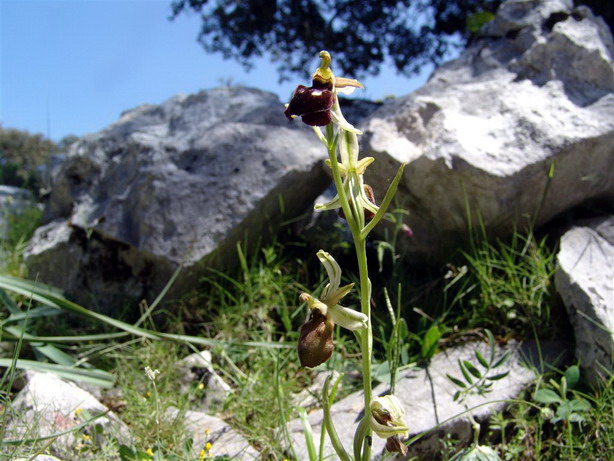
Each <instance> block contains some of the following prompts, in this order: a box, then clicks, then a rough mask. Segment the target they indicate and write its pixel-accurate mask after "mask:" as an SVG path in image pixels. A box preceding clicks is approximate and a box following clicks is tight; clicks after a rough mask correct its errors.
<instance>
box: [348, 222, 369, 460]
mask: <svg viewBox="0 0 614 461" xmlns="http://www.w3.org/2000/svg"><path fill="white" fill-rule="evenodd" d="M352 234H353V237H354V246H355V248H356V257H357V259H358V271H359V274H360V308H361V311H362V313H363V314H365V315H366V316H367V317H368V318H369V323H368V326H367V329H366V330H364V331H361V335H360V338H361V341H360V352H361V354H362V381H363V387H364V402H365V415H367V414H368V413H369V411H370V407H371V353H372V349H373V331H372V328H371V281H370V280H369V270H368V267H367V245H366V243H367V242H366V240H365V239H362V238H360V232H357V233H352ZM365 436H366V437H371V428H368V429H367V431H366V433H365ZM363 449H364V451H363V456H362V459H371V444H370V443H365V444H364V445H363Z"/></svg>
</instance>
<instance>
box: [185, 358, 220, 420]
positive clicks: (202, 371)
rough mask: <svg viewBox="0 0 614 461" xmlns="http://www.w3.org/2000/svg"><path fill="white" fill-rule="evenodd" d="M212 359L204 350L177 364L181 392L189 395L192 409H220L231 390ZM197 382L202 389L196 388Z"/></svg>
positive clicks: (205, 410)
mask: <svg viewBox="0 0 614 461" xmlns="http://www.w3.org/2000/svg"><path fill="white" fill-rule="evenodd" d="M212 360H213V357H212V356H211V352H210V351H207V350H204V351H200V352H195V353H193V354H190V355H188V356H187V357H184V358H183V359H181V360H180V361H179V363H178V364H177V369H178V375H179V384H180V387H181V393H182V394H188V395H189V397H188V400H189V402H190V408H191V409H192V410H198V411H203V412H205V413H207V414H214V413H217V412H218V411H220V410H222V408H223V407H224V402H225V401H226V398H227V397H228V396H229V395H230V393H231V392H232V388H231V387H230V386H229V385H228V383H226V381H224V379H223V378H222V377H221V376H220V375H218V374H217V373H216V372H215V369H214V368H213V363H212ZM199 383H200V384H203V389H202V390H201V389H198V384H199ZM195 387H196V389H195ZM203 396H204V397H203Z"/></svg>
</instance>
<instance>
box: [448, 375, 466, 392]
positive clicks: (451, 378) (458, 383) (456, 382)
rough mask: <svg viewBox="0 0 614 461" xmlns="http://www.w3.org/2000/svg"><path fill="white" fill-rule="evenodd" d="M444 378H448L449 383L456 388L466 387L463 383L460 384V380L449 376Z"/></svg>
mask: <svg viewBox="0 0 614 461" xmlns="http://www.w3.org/2000/svg"><path fill="white" fill-rule="evenodd" d="M446 376H447V377H448V379H449V380H450V381H452V382H453V383H454V384H456V385H457V386H458V387H462V388H463V389H465V388H466V387H467V385H466V384H465V383H464V382H462V381H461V380H460V379H458V378H455V377H454V376H451V375H446Z"/></svg>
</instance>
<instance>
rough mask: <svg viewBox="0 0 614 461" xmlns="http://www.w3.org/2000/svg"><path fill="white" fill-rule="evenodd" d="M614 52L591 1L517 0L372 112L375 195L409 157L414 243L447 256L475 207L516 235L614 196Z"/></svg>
mask: <svg viewBox="0 0 614 461" xmlns="http://www.w3.org/2000/svg"><path fill="white" fill-rule="evenodd" d="M613 57H614V42H613V40H612V35H611V33H610V31H609V29H608V28H607V26H606V25H605V24H604V22H603V21H602V20H601V19H599V18H595V17H594V16H593V15H592V13H591V12H590V11H589V10H588V9H587V8H584V7H582V8H578V9H575V10H574V9H573V7H572V2H571V1H567V0H547V1H543V2H528V1H507V2H505V3H504V4H502V5H501V7H500V9H499V11H498V13H497V15H496V19H495V20H494V21H493V22H492V23H491V24H489V25H487V26H486V27H485V29H484V30H483V37H482V38H480V39H478V40H477V41H476V42H475V43H474V44H473V45H472V46H471V47H470V48H468V49H467V50H466V51H465V52H464V53H463V54H462V55H461V56H460V57H459V58H458V59H456V60H454V61H452V62H449V63H447V64H445V65H443V66H442V67H441V68H439V69H438V70H436V71H435V72H434V74H433V75H432V76H431V78H430V80H429V81H428V82H427V84H426V85H425V86H423V87H422V88H420V89H419V90H417V91H416V92H414V93H412V94H410V95H408V96H406V97H403V98H398V99H396V100H394V101H392V102H389V103H387V104H385V105H384V106H383V107H381V108H380V109H379V110H377V111H376V112H375V113H374V114H373V115H371V117H369V118H367V119H366V120H365V121H364V122H363V124H362V125H361V127H362V129H363V131H364V132H365V135H364V136H363V141H362V152H363V155H370V156H373V157H375V158H376V162H375V163H374V164H373V165H372V166H371V167H369V169H368V170H367V174H366V182H367V183H369V184H371V185H372V186H373V188H374V189H375V193H376V197H380V198H381V197H382V195H383V194H384V192H385V190H386V188H387V186H388V184H389V183H390V181H391V180H392V178H393V177H394V174H395V173H396V170H397V168H398V166H399V165H400V164H401V163H402V162H408V165H407V167H406V168H405V172H404V175H403V178H402V180H401V183H400V186H399V193H398V195H397V202H398V204H399V205H400V206H402V207H404V208H406V209H408V210H409V211H410V213H411V214H410V216H409V217H408V218H407V223H408V224H409V226H410V227H411V228H412V230H413V237H412V238H411V239H404V240H403V243H404V244H405V248H404V249H405V250H406V251H407V252H408V253H409V254H410V255H411V256H413V257H414V258H416V259H420V260H423V261H426V262H433V263H441V262H442V261H444V260H445V258H447V257H448V256H449V255H450V253H451V252H452V251H454V250H455V249H456V248H457V247H458V245H459V244H461V243H462V242H463V241H464V240H465V239H466V237H467V234H468V229H469V228H470V225H469V223H468V219H467V210H468V208H469V209H470V210H471V213H472V215H473V226H476V225H477V222H478V221H477V220H478V215H479V216H480V217H481V219H482V220H483V222H484V224H485V225H486V227H487V228H488V229H489V230H491V231H492V232H493V233H494V234H499V235H506V234H509V233H510V232H511V231H512V229H513V228H514V225H517V226H518V227H519V228H522V227H524V226H526V225H530V224H532V223H533V221H535V224H536V225H537V226H540V225H542V224H543V223H545V222H547V221H549V220H550V219H551V218H553V217H554V216H556V215H558V214H560V213H561V212H564V211H566V210H569V209H571V208H573V207H575V206H577V205H580V204H582V203H583V202H585V201H587V200H589V199H594V198H601V199H608V198H614V162H612V159H613V158H614V65H613ZM551 168H552V172H553V176H552V178H551V179H550V180H549V179H548V174H549V171H550V170H551ZM548 183H549V186H548V193H547V195H546V196H545V198H544V199H543V200H542V197H543V196H544V193H545V191H546V188H547V185H548Z"/></svg>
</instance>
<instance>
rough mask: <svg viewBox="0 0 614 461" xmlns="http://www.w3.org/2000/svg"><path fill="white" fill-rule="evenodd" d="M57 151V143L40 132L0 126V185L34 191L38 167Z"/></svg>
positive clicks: (37, 178)
mask: <svg viewBox="0 0 614 461" xmlns="http://www.w3.org/2000/svg"><path fill="white" fill-rule="evenodd" d="M57 151H58V146H57V145H56V144H55V143H54V142H53V141H50V140H49V139H46V138H45V137H44V136H43V135H42V134H31V133H28V132H27V131H21V130H15V129H12V128H2V127H1V126H0V184H6V185H9V186H17V187H24V188H26V189H31V190H32V191H33V192H35V193H36V192H38V187H39V186H40V178H39V174H38V173H39V172H38V167H40V166H41V165H44V164H45V163H46V162H47V161H48V160H49V157H50V156H51V155H52V154H53V153H55V152H57Z"/></svg>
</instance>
